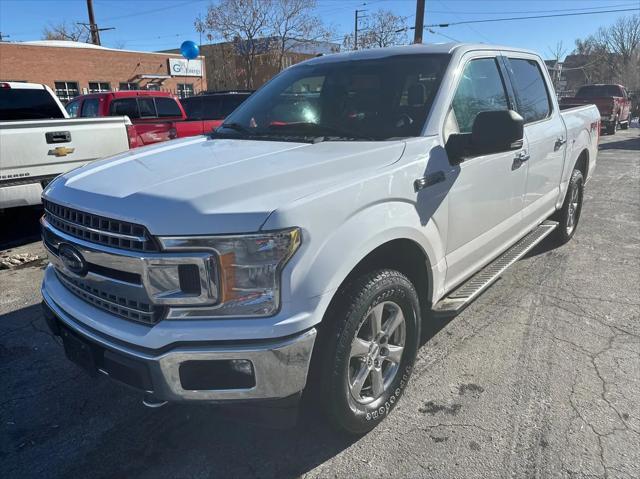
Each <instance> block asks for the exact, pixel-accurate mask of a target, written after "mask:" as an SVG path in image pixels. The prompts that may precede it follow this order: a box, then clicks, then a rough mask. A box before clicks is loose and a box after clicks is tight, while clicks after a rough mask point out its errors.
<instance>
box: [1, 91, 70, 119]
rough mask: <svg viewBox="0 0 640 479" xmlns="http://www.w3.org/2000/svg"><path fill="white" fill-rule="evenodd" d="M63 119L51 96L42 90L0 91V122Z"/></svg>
mask: <svg viewBox="0 0 640 479" xmlns="http://www.w3.org/2000/svg"><path fill="white" fill-rule="evenodd" d="M42 118H64V114H63V113H62V110H61V109H60V107H59V106H58V104H57V103H56V102H55V100H54V99H53V97H52V96H51V94H50V93H49V92H48V91H46V90H44V89H42V90H40V89H38V90H35V89H22V88H2V89H0V121H12V120H38V119H42Z"/></svg>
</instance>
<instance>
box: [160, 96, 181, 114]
mask: <svg viewBox="0 0 640 479" xmlns="http://www.w3.org/2000/svg"><path fill="white" fill-rule="evenodd" d="M156 108H157V109H158V117H159V118H167V117H175V116H182V112H181V111H180V107H179V106H178V102H176V101H175V100H174V99H173V98H162V97H160V98H156Z"/></svg>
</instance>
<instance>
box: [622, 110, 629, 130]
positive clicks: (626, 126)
mask: <svg viewBox="0 0 640 479" xmlns="http://www.w3.org/2000/svg"><path fill="white" fill-rule="evenodd" d="M629 123H631V113H629V116H628V117H627V119H626V121H625V122H624V123H620V129H621V130H626V129H628V128H629Z"/></svg>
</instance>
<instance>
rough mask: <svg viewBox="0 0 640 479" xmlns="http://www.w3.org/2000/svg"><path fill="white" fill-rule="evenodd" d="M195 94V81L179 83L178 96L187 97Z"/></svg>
mask: <svg viewBox="0 0 640 479" xmlns="http://www.w3.org/2000/svg"><path fill="white" fill-rule="evenodd" d="M189 96H193V83H178V97H179V98H187V97H189Z"/></svg>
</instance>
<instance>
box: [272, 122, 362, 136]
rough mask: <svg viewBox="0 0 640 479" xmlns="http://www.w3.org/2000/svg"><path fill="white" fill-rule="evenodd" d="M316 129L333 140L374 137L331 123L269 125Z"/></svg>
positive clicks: (320, 134) (277, 127)
mask: <svg viewBox="0 0 640 479" xmlns="http://www.w3.org/2000/svg"><path fill="white" fill-rule="evenodd" d="M296 128H297V129H300V130H314V133H315V134H317V135H318V136H323V137H324V141H332V140H368V141H372V140H374V138H372V137H370V136H365V135H361V134H359V133H353V132H350V131H346V130H342V129H340V128H336V127H334V126H330V125H321V124H318V123H312V122H305V121H300V122H295V123H276V124H274V125H269V127H268V129H269V130H295V129H296Z"/></svg>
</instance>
